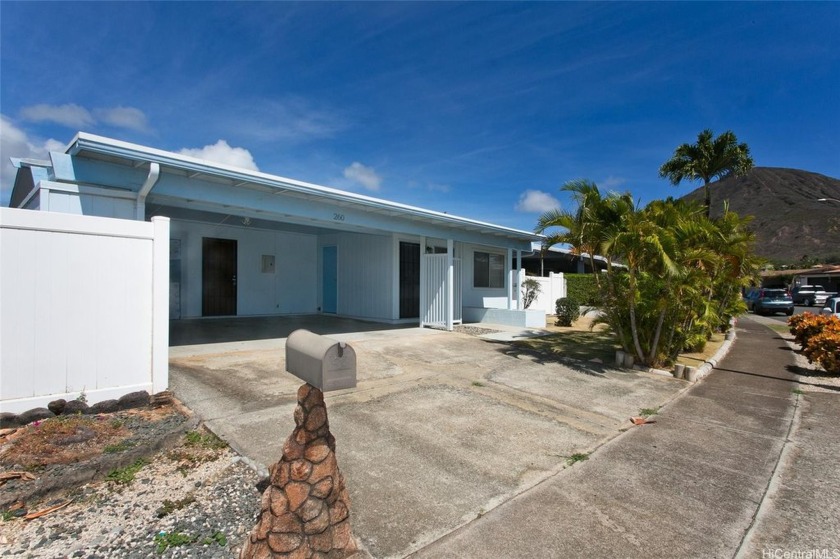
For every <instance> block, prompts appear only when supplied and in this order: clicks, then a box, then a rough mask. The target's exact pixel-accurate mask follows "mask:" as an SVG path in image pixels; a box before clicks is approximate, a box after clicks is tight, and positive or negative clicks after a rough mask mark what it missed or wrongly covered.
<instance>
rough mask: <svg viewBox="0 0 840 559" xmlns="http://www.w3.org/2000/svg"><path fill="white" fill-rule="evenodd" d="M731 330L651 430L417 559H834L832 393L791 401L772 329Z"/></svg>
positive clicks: (837, 415)
mask: <svg viewBox="0 0 840 559" xmlns="http://www.w3.org/2000/svg"><path fill="white" fill-rule="evenodd" d="M738 336H739V338H738V343H737V344H735V347H734V348H733V350H732V351H731V352H730V354H729V355H728V356H727V358H726V359H725V360H724V361H723V362H722V363H721V364H720V365H719V366H718V368H717V369H715V371H714V373H713V374H712V375H710V376H709V377H708V378H707V379H706V380H704V381H703V382H701V383H699V384H698V385H696V386H695V387H693V388H692V389H691V390H690V391H689V392H688V393H687V394H685V395H684V396H682V397H681V398H678V399H677V400H675V401H674V402H672V403H671V404H670V405H668V406H666V407H665V408H664V409H663V410H662V411H661V413H660V415H658V416H657V417H656V418H655V419H656V420H657V423H656V424H654V425H645V426H640V427H636V428H634V429H632V430H630V431H628V432H626V433H624V434H623V435H621V436H619V437H617V438H616V439H614V440H613V441H612V442H610V443H608V444H607V445H605V446H603V447H602V448H600V449H599V450H598V451H597V452H595V453H594V454H593V455H592V456H591V457H590V459H589V460H587V461H584V462H580V463H578V464H576V465H574V466H573V467H571V468H569V469H567V470H564V471H561V472H559V473H558V474H557V475H555V476H553V477H550V478H548V479H546V480H545V481H544V482H542V483H541V484H539V485H537V486H536V487H534V488H533V489H531V490H529V491H527V492H525V493H523V494H521V495H520V496H519V497H517V498H514V499H512V500H511V501H509V502H507V503H505V504H503V505H501V506H499V507H498V508H496V509H494V510H492V511H490V512H489V513H487V514H486V515H484V516H482V517H480V518H478V519H476V520H475V521H473V522H471V523H470V524H468V525H466V526H464V527H462V528H461V529H459V530H456V531H455V532H453V533H451V534H449V535H448V536H445V537H443V538H441V539H439V540H437V541H436V542H434V543H432V544H430V545H428V546H426V547H425V548H423V549H421V550H419V551H418V552H417V553H415V554H414V555H413V556H415V557H470V558H484V557H487V558H490V557H584V556H585V557H734V556H736V555H739V556H742V557H762V556H763V552H765V551H767V552H770V553H776V550H781V551H780V552H782V553H783V552H785V551H789V552H797V551H805V550H813V549H818V550H819V549H827V550H829V555H826V556H828V557H832V556H833V555H831V553H832V552H833V550H837V549H840V541H838V535H837V534H839V533H840V473H838V471H839V470H840V469H838V467H837V461H838V460H837V448H840V430H838V429H837V425H838V420H840V395H836V394H805V395H803V396H799V395H797V394H796V393H794V389H796V388H797V383H796V376H795V375H793V374H792V373H790V372H788V370H787V367H788V365H790V364H792V363H793V359H792V356H791V354H790V349H789V348H788V347H787V344H785V343H784V342H782V341H781V340H780V339H779V338H778V336H777V335H776V334H775V333H774V332H772V331H771V330H769V329H767V328H765V327H764V326H761V325H760V324H758V323H756V322H754V321H751V320H749V319H742V320H741V321H740V323H739V332H738ZM764 556H766V555H764ZM770 556H773V557H775V556H776V555H770ZM778 556H780V557H781V556H782V555H778Z"/></svg>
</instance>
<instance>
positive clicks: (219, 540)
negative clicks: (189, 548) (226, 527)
mask: <svg viewBox="0 0 840 559" xmlns="http://www.w3.org/2000/svg"><path fill="white" fill-rule="evenodd" d="M201 543H203V544H204V545H212V544H214V543H216V544H219V545H220V546H221V547H224V546H226V545H227V538H226V537H225V535H224V534H223V533H221V532H219V531H216V532H213V535H212V536H210V537H209V538H204V539H203V540H201Z"/></svg>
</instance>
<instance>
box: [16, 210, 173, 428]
mask: <svg viewBox="0 0 840 559" xmlns="http://www.w3.org/2000/svg"><path fill="white" fill-rule="evenodd" d="M168 293H169V219H168V218H164V217H160V218H157V217H156V218H153V219H152V222H151V223H149V222H141V221H129V220H122V219H109V218H101V217H91V216H82V215H71V214H64V213H57V212H41V211H31V210H19V209H9V208H0V411H2V412H12V413H20V412H22V411H25V410H28V409H31V408H35V407H45V406H46V404H47V403H49V402H50V401H51V400H55V399H58V398H64V399H66V400H71V399H74V398H77V397H79V396H80V395H82V394H84V396H85V397H86V398H87V402H88V403H89V404H93V403H96V402H100V401H102V400H107V399H111V398H119V397H120V396H122V395H124V394H127V393H129V392H134V391H137V390H146V391H148V392H149V393H155V392H160V391H162V390H165V389H166V388H167V386H168V384H169V363H168V349H169V348H168V346H169V295H168Z"/></svg>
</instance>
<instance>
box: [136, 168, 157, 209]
mask: <svg viewBox="0 0 840 559" xmlns="http://www.w3.org/2000/svg"><path fill="white" fill-rule="evenodd" d="M159 178H160V164H159V163H155V162H151V163H149V175H148V176H147V177H146V181H145V182H144V183H143V186H141V187H140V191H139V192H138V193H137V205H136V208H137V212H136V214H135V218H136V219H137V220H138V221H146V196H148V195H149V192H151V191H152V189H153V188H154V187H155V184H157V181H158V179H159Z"/></svg>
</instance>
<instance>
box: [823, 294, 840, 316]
mask: <svg viewBox="0 0 840 559" xmlns="http://www.w3.org/2000/svg"><path fill="white" fill-rule="evenodd" d="M820 314H825V315H828V316H836V317H837V318H840V297H832V298H831V299H829V300H828V301H826V302H825V306H824V307H823V310H821V311H820Z"/></svg>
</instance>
